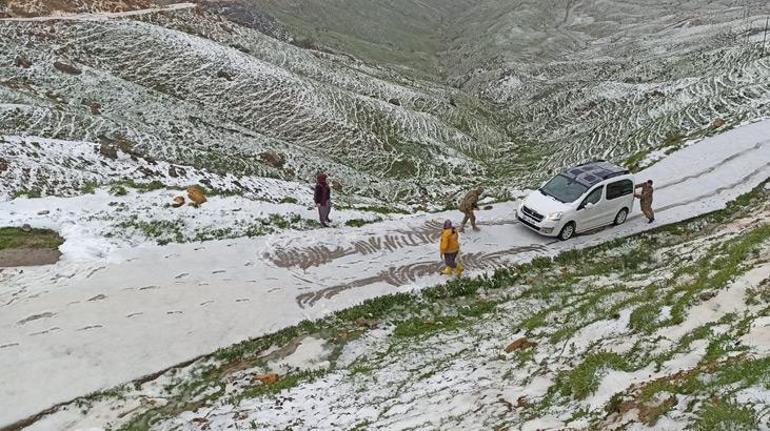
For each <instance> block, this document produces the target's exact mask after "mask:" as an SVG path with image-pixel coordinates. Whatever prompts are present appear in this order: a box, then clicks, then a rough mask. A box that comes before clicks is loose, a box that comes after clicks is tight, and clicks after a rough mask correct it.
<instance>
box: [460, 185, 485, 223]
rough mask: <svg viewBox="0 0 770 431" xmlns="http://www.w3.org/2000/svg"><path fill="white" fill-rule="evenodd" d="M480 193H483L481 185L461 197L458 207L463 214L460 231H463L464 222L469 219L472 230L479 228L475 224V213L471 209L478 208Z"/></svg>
mask: <svg viewBox="0 0 770 431" xmlns="http://www.w3.org/2000/svg"><path fill="white" fill-rule="evenodd" d="M482 193H484V189H483V188H482V187H479V188H476V189H474V190H471V191H469V192H468V193H466V194H465V197H463V198H462V200H461V201H460V205H458V209H459V210H460V212H462V213H463V215H464V217H463V222H462V223H460V232H464V231H465V223H467V222H468V220H470V222H471V227H473V230H476V231H477V230H479V228H478V227H477V226H476V214H474V212H473V211H474V210H477V209H479V197H481V194H482Z"/></svg>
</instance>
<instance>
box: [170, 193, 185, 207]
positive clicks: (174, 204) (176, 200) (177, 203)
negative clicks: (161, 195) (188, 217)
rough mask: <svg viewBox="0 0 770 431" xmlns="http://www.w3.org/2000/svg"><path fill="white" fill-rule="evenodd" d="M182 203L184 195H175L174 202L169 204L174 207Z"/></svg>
mask: <svg viewBox="0 0 770 431" xmlns="http://www.w3.org/2000/svg"><path fill="white" fill-rule="evenodd" d="M182 205H184V196H177V197H175V198H174V203H173V204H171V206H172V207H174V208H179V207H181V206H182Z"/></svg>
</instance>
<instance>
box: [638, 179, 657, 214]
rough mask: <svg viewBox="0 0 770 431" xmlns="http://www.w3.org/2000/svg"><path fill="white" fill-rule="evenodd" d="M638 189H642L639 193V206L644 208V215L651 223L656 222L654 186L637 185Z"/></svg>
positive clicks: (646, 184)
mask: <svg viewBox="0 0 770 431" xmlns="http://www.w3.org/2000/svg"><path fill="white" fill-rule="evenodd" d="M636 189H642V191H641V193H637V194H636V197H638V198H639V206H640V207H641V208H642V213H643V214H644V216H645V217H647V220H649V221H650V222H652V221H654V220H655V212H654V211H653V210H652V191H653V189H652V185H650V184H648V183H642V184H637V185H636Z"/></svg>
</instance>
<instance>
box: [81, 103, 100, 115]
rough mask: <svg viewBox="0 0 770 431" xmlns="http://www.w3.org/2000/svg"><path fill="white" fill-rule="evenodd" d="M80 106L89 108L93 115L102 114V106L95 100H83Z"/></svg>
mask: <svg viewBox="0 0 770 431" xmlns="http://www.w3.org/2000/svg"><path fill="white" fill-rule="evenodd" d="M80 104H81V105H83V106H87V107H88V109H89V110H90V111H91V113H92V114H93V115H99V114H101V113H102V105H100V104H99V103H97V102H95V101H93V100H82V101H81V102H80Z"/></svg>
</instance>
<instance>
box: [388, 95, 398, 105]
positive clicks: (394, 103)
mask: <svg viewBox="0 0 770 431" xmlns="http://www.w3.org/2000/svg"><path fill="white" fill-rule="evenodd" d="M388 103H390V104H391V105H396V106H401V101H400V100H398V99H396V98H395V97H394V98H392V99H390V100H388Z"/></svg>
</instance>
